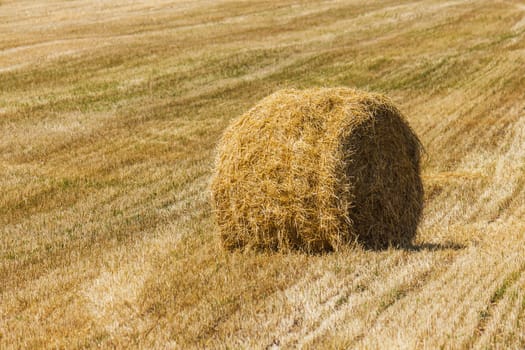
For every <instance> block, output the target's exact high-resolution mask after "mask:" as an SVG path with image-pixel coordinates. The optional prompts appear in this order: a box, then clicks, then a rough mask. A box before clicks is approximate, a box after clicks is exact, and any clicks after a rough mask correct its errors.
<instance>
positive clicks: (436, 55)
mask: <svg viewBox="0 0 525 350" xmlns="http://www.w3.org/2000/svg"><path fill="white" fill-rule="evenodd" d="M524 19H525V10H524V8H523V3H522V2H521V1H517V0H508V1H488V0H469V1H455V0H452V1H438V0H428V1H427V0H425V1H410V0H408V1H405V0H386V1H361V0H356V1H320V0H308V1H296V0H284V1H279V2H275V1H257V2H255V1H222V0H218V1H207V0H203V1H183V0H171V1H168V0H154V1H128V0H117V1H111V2H110V1H79V0H73V1H62V0H56V1H38V0H35V1H23V0H20V1H19V0H17V1H15V0H2V1H0V33H1V34H2V35H0V348H1V349H18V348H67V349H75V348H97V347H102V348H178V349H192V348H195V349H197V348H199V349H201V348H219V349H221V348H222V349H226V348H234V349H237V348H250V349H251V348H255V349H265V348H274V349H275V348H283V349H287V348H295V347H300V348H309V349H318V348H357V349H363V348H365V349H375V348H377V349H379V348H385V347H386V348H409V349H435V348H444V349H470V348H474V349H485V348H501V349H503V348H510V349H522V348H524V347H525V254H524V249H523V246H524V243H525V224H524V223H523V220H522V218H523V217H524V216H525V186H524V185H525V100H524V98H523V97H524V96H525V78H524V77H525V26H524V25H523V23H525V22H524ZM337 86H347V87H350V88H355V89H359V90H365V91H371V92H376V93H381V94H385V95H387V96H389V97H390V98H391V100H392V101H393V103H394V104H395V105H396V106H398V108H399V110H400V111H402V112H403V115H404V116H405V117H406V120H407V122H408V124H409V125H410V126H411V128H412V129H413V130H414V132H415V133H416V134H417V135H418V137H419V139H420V140H421V143H422V145H423V146H424V148H425V151H426V153H425V154H424V155H423V157H422V158H421V178H422V181H423V189H424V193H425V207H424V210H423V214H422V218H421V221H420V224H419V226H418V231H417V234H416V236H415V239H414V241H413V244H412V245H411V246H409V247H401V248H395V247H391V248H387V249H377V250H370V249H364V248H363V247H360V246H345V247H344V248H342V249H340V250H339V251H338V252H336V253H329V254H316V255H309V254H303V253H300V252H297V251H292V252H290V253H282V252H277V253H275V252H263V253H256V252H253V251H247V252H239V251H233V252H230V251H228V250H224V249H222V248H221V246H220V244H219V240H218V239H217V227H216V225H215V222H214V218H213V214H212V207H211V203H210V192H209V189H208V187H209V183H210V180H211V177H212V173H213V163H214V157H215V153H214V150H215V148H216V146H217V144H218V143H219V140H220V137H221V135H222V134H223V132H224V131H225V130H226V128H227V126H228V125H229V124H230V123H231V122H232V121H233V120H234V119H235V118H237V117H238V116H240V115H242V114H243V113H245V112H246V111H248V110H249V109H250V108H251V107H252V106H254V105H256V103H257V102H258V101H261V100H262V99H263V98H264V97H266V96H268V95H271V94H272V93H274V92H276V91H279V90H282V89H308V88H315V87H337Z"/></svg>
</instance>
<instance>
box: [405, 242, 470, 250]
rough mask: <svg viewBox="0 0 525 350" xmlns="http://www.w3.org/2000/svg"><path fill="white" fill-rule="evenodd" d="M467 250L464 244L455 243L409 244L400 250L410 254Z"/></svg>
mask: <svg viewBox="0 0 525 350" xmlns="http://www.w3.org/2000/svg"><path fill="white" fill-rule="evenodd" d="M465 248H467V246H466V245H465V244H460V243H455V242H445V243H420V244H410V245H407V246H404V247H401V249H404V250H407V251H411V252H422V251H430V252H435V251H439V250H462V249H465Z"/></svg>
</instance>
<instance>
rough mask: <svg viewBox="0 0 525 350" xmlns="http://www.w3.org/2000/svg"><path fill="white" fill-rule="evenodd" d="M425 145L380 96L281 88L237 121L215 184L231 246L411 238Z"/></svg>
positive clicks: (375, 244) (321, 247)
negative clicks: (422, 147) (422, 149)
mask: <svg viewBox="0 0 525 350" xmlns="http://www.w3.org/2000/svg"><path fill="white" fill-rule="evenodd" d="M420 152H421V144H420V142H419V140H418V138H417V136H416V135H415V134H414V132H413V131H412V129H411V128H410V126H409V125H408V124H407V122H406V120H405V118H404V117H403V116H402V114H401V112H400V111H399V110H398V109H397V108H396V107H395V106H394V105H393V103H392V102H391V101H390V100H389V99H387V98H386V97H384V96H381V95H378V94H372V93H368V92H362V91H357V90H353V89H349V88H320V89H309V90H293V89H288V90H282V91H278V92H276V93H274V94H272V95H270V96H268V97H267V98H265V99H263V100H262V101H261V102H260V103H258V104H257V105H256V106H255V107H253V108H252V109H250V110H249V111H248V112H247V113H245V114H244V115H242V116H241V117H239V118H237V119H236V120H234V121H233V122H232V124H231V125H230V127H229V128H228V129H227V130H226V131H225V132H224V135H223V137H222V140H221V141H220V143H219V146H218V154H217V159H216V166H215V172H214V175H213V178H212V183H211V190H212V198H213V205H214V211H215V215H216V219H217V222H218V226H219V231H220V234H221V238H222V242H223V245H224V246H225V247H226V248H230V249H232V248H250V249H257V250H258V249H271V250H276V249H285V250H288V249H301V250H305V251H309V252H319V251H326V250H337V249H338V248H340V247H341V245H342V244H346V243H352V242H356V241H357V242H360V243H361V244H362V245H363V246H365V247H368V248H373V249H380V248H384V247H388V246H390V245H393V246H400V245H406V244H409V243H410V241H411V240H412V239H413V237H414V236H415V233H416V228H417V225H418V222H419V218H420V214H421V211H422V206H423V186H422V183H421V178H420V165H419V161H420Z"/></svg>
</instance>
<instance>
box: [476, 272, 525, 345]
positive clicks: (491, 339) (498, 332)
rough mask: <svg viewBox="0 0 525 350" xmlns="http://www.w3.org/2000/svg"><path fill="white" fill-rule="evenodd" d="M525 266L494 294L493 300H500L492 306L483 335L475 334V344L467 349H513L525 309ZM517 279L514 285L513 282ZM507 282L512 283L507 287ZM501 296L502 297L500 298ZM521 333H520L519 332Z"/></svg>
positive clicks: (511, 275) (506, 280)
mask: <svg viewBox="0 0 525 350" xmlns="http://www.w3.org/2000/svg"><path fill="white" fill-rule="evenodd" d="M524 270H525V265H523V266H522V267H521V269H520V270H516V271H515V272H514V273H512V274H509V275H507V278H506V279H505V280H504V282H503V283H502V284H501V285H500V287H499V288H498V289H497V290H496V292H494V294H493V296H492V298H491V301H492V299H494V298H499V300H498V302H497V303H496V304H490V305H489V307H491V308H492V309H491V310H489V312H490V314H489V316H490V317H489V318H488V320H487V319H480V322H481V321H482V320H486V322H484V323H485V324H484V328H483V332H482V334H480V335H479V336H478V338H477V339H474V338H475V337H476V334H473V342H472V343H471V344H468V345H467V347H469V348H474V349H486V348H489V347H491V346H496V345H498V344H505V346H508V347H511V346H510V345H511V343H512V342H513V341H515V339H516V328H517V327H516V326H517V325H519V319H520V316H521V315H522V313H523V310H524V307H525V288H524V287H525V274H524V273H523V271H524ZM514 278H516V279H515V281H514V283H512V281H513V280H514ZM505 282H509V283H511V285H507V284H506V283H505ZM500 295H501V296H500ZM518 332H519V331H518Z"/></svg>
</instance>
